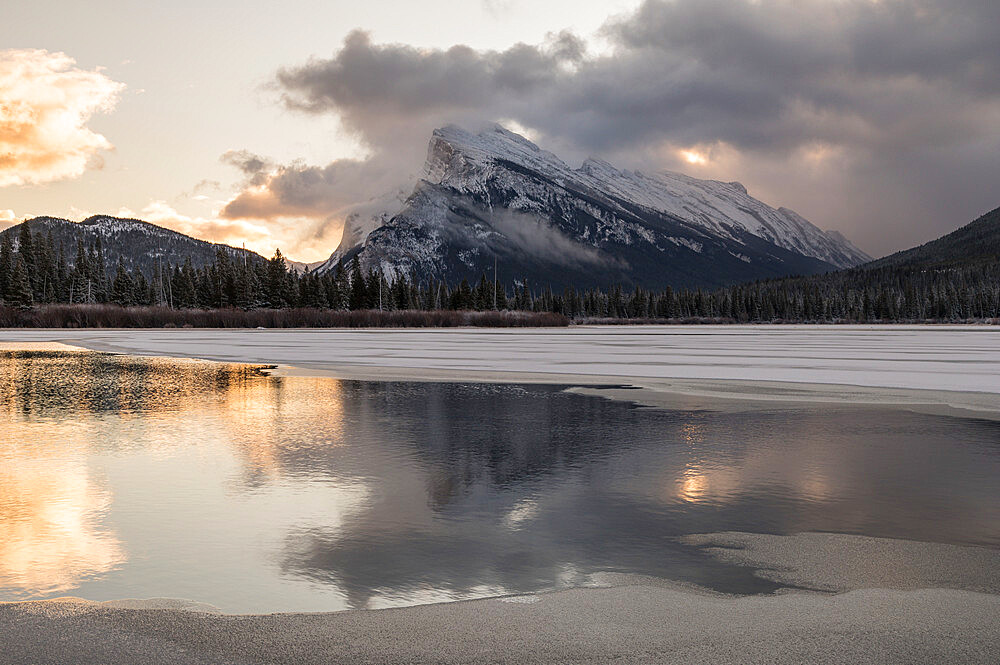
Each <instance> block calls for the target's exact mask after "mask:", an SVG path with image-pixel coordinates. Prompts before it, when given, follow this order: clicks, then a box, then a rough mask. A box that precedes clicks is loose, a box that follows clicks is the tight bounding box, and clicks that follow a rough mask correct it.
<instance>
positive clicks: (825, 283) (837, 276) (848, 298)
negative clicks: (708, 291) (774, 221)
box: [711, 208, 1000, 321]
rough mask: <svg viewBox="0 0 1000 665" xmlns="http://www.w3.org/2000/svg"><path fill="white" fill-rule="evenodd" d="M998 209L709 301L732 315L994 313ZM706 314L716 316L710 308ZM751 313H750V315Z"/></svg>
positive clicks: (998, 304) (932, 316) (871, 317)
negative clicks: (880, 250) (851, 262)
mask: <svg viewBox="0 0 1000 665" xmlns="http://www.w3.org/2000/svg"><path fill="white" fill-rule="evenodd" d="M998 285H1000V208H997V209H995V210H993V211H991V212H988V213H986V214H985V215H983V216H982V217H980V218H979V219H976V220H975V221H973V222H971V223H969V224H967V225H965V226H963V227H961V228H960V229H958V230H956V231H953V232H952V233H949V234H948V235H946V236H943V237H941V238H938V239H937V240H933V241H931V242H928V243H926V244H924V245H921V246H919V247H914V248H912V249H907V250H904V251H901V252H897V253H895V254H892V255H890V256H887V257H885V258H881V259H878V260H876V261H871V262H869V263H865V264H864V265H860V266H856V267H854V268H849V269H845V270H838V271H835V272H830V273H826V274H823V275H812V276H807V277H792V278H785V279H776V280H769V281H766V282H758V283H756V284H752V285H745V284H744V285H738V286H732V287H729V288H727V289H723V290H721V291H718V292H715V293H713V294H712V295H711V300H712V302H717V303H728V304H729V308H730V310H731V309H732V308H733V307H734V304H741V303H742V305H740V306H741V307H743V308H744V309H743V310H742V311H740V312H738V313H735V315H734V313H733V312H732V311H724V310H725V308H724V307H721V308H720V309H722V310H723V311H721V315H722V316H732V317H733V318H737V319H738V320H773V319H781V320H787V321H804V320H805V321H925V320H935V321H963V320H989V319H997V318H1000V289H998ZM711 315H720V313H719V312H714V313H713V314H711ZM755 317H756V318H755Z"/></svg>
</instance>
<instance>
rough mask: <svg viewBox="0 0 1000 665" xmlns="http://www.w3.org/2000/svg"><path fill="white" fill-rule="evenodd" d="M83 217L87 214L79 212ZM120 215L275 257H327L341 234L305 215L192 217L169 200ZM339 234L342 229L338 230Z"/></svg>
mask: <svg viewBox="0 0 1000 665" xmlns="http://www.w3.org/2000/svg"><path fill="white" fill-rule="evenodd" d="M77 214H78V215H80V216H87V215H86V214H85V213H82V212H80V211H77ZM116 214H117V215H118V216H119V217H132V218H137V219H142V220H145V221H147V222H150V223H152V224H156V225H157V226H162V227H164V228H168V229H172V230H174V231H178V232H180V233H183V234H185V235H189V236H192V237H195V238H200V239H202V240H208V241H209V242H219V243H224V244H226V245H232V246H233V247H241V246H243V245H244V244H245V245H246V248H247V249H249V250H252V251H254V252H257V253H258V254H261V255H262V256H271V255H272V254H274V250H275V249H276V248H280V249H281V253H282V254H284V255H285V256H288V257H290V258H293V259H296V260H300V261H307V262H309V261H319V260H325V259H326V258H328V257H329V256H330V252H331V251H332V249H331V248H333V247H336V246H337V243H338V242H339V241H340V239H339V237H331V236H330V235H329V234H326V233H325V232H324V231H325V229H326V228H327V227H325V226H323V225H320V226H319V227H318V228H317V222H316V221H315V220H312V219H308V218H304V217H301V218H299V217H282V218H275V219H271V220H260V219H257V220H251V219H224V218H220V217H197V216H196V217H191V216H188V215H185V214H183V213H181V212H178V211H177V210H175V209H174V208H173V207H172V206H170V205H169V204H168V203H166V202H165V201H152V202H150V203H149V205H147V206H146V207H144V208H143V209H142V210H140V211H139V212H138V213H136V212H134V211H132V210H130V209H128V208H121V209H120V210H118V212H117V213H116ZM335 233H339V229H337V230H336V231H335Z"/></svg>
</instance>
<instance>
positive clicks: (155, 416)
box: [0, 352, 1000, 609]
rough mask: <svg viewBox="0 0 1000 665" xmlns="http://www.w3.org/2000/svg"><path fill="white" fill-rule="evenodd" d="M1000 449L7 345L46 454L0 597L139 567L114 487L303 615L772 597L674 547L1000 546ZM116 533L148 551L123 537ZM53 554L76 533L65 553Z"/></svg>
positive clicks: (869, 415)
mask: <svg viewBox="0 0 1000 665" xmlns="http://www.w3.org/2000/svg"><path fill="white" fill-rule="evenodd" d="M5 359H6V362H5V361H4V360H5ZM997 434H998V429H997V426H996V425H995V424H988V423H981V422H977V421H967V420H959V419H950V420H949V419H943V418H934V417H931V416H917V415H914V414H907V413H902V412H896V411H889V410H874V409H873V410H870V411H866V410H864V409H855V408H843V409H839V410H837V409H831V408H828V407H822V409H804V410H799V411H795V410H792V411H777V410H776V411H773V412H769V411H754V412H749V413H711V412H704V411H701V412H693V411H683V410H680V411H665V410H658V409H650V408H636V407H634V406H632V405H629V404H627V403H623V402H618V401H611V400H604V399H601V398H593V397H587V396H582V395H575V394H568V393H565V392H561V391H559V390H557V389H555V388H553V387H547V386H531V387H525V386H491V385H461V384H433V383H380V382H360V381H338V380H333V379H305V378H294V379H293V378H288V379H282V378H276V377H265V376H262V375H260V374H258V373H255V372H253V371H252V370H248V369H247V368H243V367H239V366H230V365H220V364H212V363H200V362H194V361H190V362H188V361H180V362H178V361H173V360H157V359H137V358H127V357H117V356H107V355H101V354H64V355H58V354H55V355H51V354H50V355H49V356H45V355H44V354H41V355H35V356H31V355H30V354H27V355H24V354H22V355H21V356H18V357H13V358H12V357H10V356H4V355H3V354H2V352H0V439H2V440H3V441H40V442H44V443H46V444H47V447H48V450H49V451H50V452H48V453H46V454H43V453H41V452H40V450H41V448H37V449H36V448H31V447H25V446H23V445H22V446H9V445H8V446H0V482H2V485H0V530H2V531H0V537H3V542H2V543H0V556H2V562H0V566H2V568H0V570H2V571H4V572H3V573H2V574H3V575H4V581H3V582H0V586H4V585H5V584H6V585H8V586H9V585H11V584H15V582H10V580H12V579H16V580H20V581H19V582H16V584H21V585H23V586H27V587H31V586H33V587H35V588H37V589H43V588H44V589H57V588H67V587H65V586H64V585H67V584H68V585H71V586H72V585H73V584H74V583H75V582H73V579H76V580H78V581H79V579H81V578H82V577H86V576H88V575H97V574H99V573H100V572H101V571H106V570H109V569H111V568H113V567H114V566H116V565H118V563H120V562H121V561H122V560H123V557H124V554H123V553H122V550H123V546H122V545H121V544H120V543H118V541H117V540H116V539H115V537H114V535H112V534H110V533H108V532H107V530H106V528H105V527H102V526H101V525H102V523H105V524H106V523H107V521H108V517H107V514H106V513H107V511H108V509H109V505H110V502H111V492H112V491H115V492H118V493H119V496H120V497H129V496H130V495H129V494H127V492H128V491H131V492H133V493H134V494H132V495H131V497H135V498H142V497H147V492H152V493H153V495H154V496H161V497H163V498H165V499H167V500H168V501H167V502H165V503H169V504H170V505H167V506H166V507H164V508H163V509H162V510H159V506H157V507H156V508H154V510H159V512H156V515H157V519H164V520H166V521H168V522H169V521H170V520H172V519H176V518H177V516H178V515H182V516H183V517H182V519H185V520H190V524H185V527H184V529H183V531H182V532H179V531H176V530H175V531H174V532H169V537H170V538H171V539H172V540H178V539H179V542H164V541H163V540H162V539H164V538H166V537H168V536H165V535H164V534H163V533H162V532H161V531H160V530H159V528H158V527H157V526H156V525H155V523H152V526H150V524H151V523H150V522H149V520H148V519H147V518H146V515H145V513H143V514H141V515H140V516H139V519H142V520H143V522H144V524H143V527H144V533H147V534H150V535H147V536H145V537H147V538H151V539H153V540H151V541H149V542H147V541H137V547H139V548H142V547H146V548H149V547H153V546H155V545H157V544H160V545H164V546H165V547H166V548H167V549H169V548H175V549H176V550H177V551H178V552H179V553H181V554H184V555H185V556H190V559H186V560H189V561H191V562H192V563H191V565H195V566H201V565H205V566H209V565H211V563H210V562H207V561H206V562H202V561H201V560H200V559H199V558H198V554H197V552H200V550H197V549H192V548H198V547H201V546H202V545H203V544H204V546H205V547H206V549H212V548H214V551H215V552H216V555H219V553H220V552H223V551H227V550H226V547H229V546H233V547H243V546H244V545H245V551H244V550H242V549H240V550H237V551H236V556H235V557H234V556H231V555H232V554H233V550H232V549H230V550H229V551H228V554H229V555H230V556H227V557H222V556H219V559H220V560H222V561H224V564H223V567H222V568H220V569H219V570H223V571H225V570H228V569H229V568H238V571H237V573H238V574H237V575H234V576H233V577H232V578H230V580H232V579H245V577H241V576H246V577H249V576H256V577H257V578H259V586H260V587H268V588H270V589H272V593H273V594H274V597H275V598H280V599H281V601H280V602H283V603H286V604H284V605H283V607H285V608H287V609H295V607H294V604H295V602H296V601H295V600H294V599H295V598H304V597H307V596H306V595H305V594H316V593H319V592H320V591H318V590H321V591H322V592H324V593H328V594H330V595H334V596H336V597H337V601H336V602H337V603H344V604H346V605H347V606H349V607H379V606H383V605H390V604H396V605H398V604H405V603H415V602H430V601H433V600H451V599H457V598H468V597H475V596H477V595H485V594H491V593H499V592H503V593H526V592H533V591H537V590H539V589H543V588H551V587H552V586H557V585H571V584H579V583H580V582H581V581H585V580H587V579H590V578H591V577H592V576H593V575H594V574H595V573H596V572H599V571H611V572H633V573H634V572H637V573H643V574H650V575H659V576H663V577H671V578H674V579H682V580H687V581H691V582H696V583H701V584H708V585H714V586H716V587H717V588H722V589H728V590H758V591H759V590H766V589H770V588H773V586H772V585H770V583H767V582H763V581H761V580H759V579H756V578H753V577H752V575H751V574H750V573H749V572H748V571H746V570H742V569H731V568H729V567H727V566H725V565H723V564H721V563H718V562H716V561H713V560H708V559H706V558H705V557H704V555H703V554H702V553H700V552H698V551H695V550H692V549H691V548H688V547H685V546H683V545H680V544H679V543H677V542H676V537H677V536H678V535H682V534H687V533H702V532H712V531H724V530H749V531H769V532H778V533H780V532H789V531H799V530H826V531H860V532H866V533H869V534H870V535H881V536H896V537H909V538H913V539H917V540H919V539H936V540H944V541H948V540H955V541H958V542H963V539H965V540H966V541H967V540H968V539H972V540H975V539H976V538H978V539H980V540H983V541H985V542H987V543H992V544H996V543H998V542H1000V534H998V532H997V528H998V527H997V524H996V521H995V518H993V517H992V516H993V515H995V514H996V510H998V509H1000V505H998V501H1000V498H998V497H1000V491H997V490H1000V488H997V478H1000V469H998V462H1000V457H998V456H997V454H996V449H995V447H992V448H991V446H992V445H993V444H994V443H995V441H996V440H1000V437H998V436H997ZM942 441H948V442H950V443H951V444H952V445H949V446H943V445H941V442H942ZM984 441H985V442H986V445H984ZM93 453H98V454H103V453H110V454H112V455H116V456H117V457H116V464H117V473H118V475H117V476H116V475H115V474H114V473H110V472H109V473H107V474H106V475H107V476H108V477H109V478H110V479H111V482H113V483H115V485H113V486H109V487H107V488H104V487H102V486H101V485H100V484H98V483H96V482H95V481H94V480H93V477H94V476H93V474H92V473H89V472H88V469H87V467H86V465H85V464H84V462H83V461H82V460H84V459H85V458H86V456H87V455H90V454H93ZM124 453H128V454H129V455H131V454H133V453H135V454H137V457H136V458H135V459H134V460H129V459H128V455H125V454H124ZM5 454H6V455H7V457H6V458H5V457H4V455H5ZM56 455H58V457H56ZM7 458H9V459H10V463H7V462H5V460H6V459H7ZM138 460H141V461H142V464H143V466H142V467H141V473H140V467H137V466H135V465H137V464H138V463H139V461H138ZM191 460H207V461H208V462H209V464H207V465H206V466H205V467H204V468H197V469H196V468H193V467H192V466H191ZM150 461H152V464H150ZM130 465H132V466H130ZM212 465H219V466H212ZM220 469H221V471H220ZM4 474H7V475H9V476H10V478H9V479H8V478H7V475H4ZM88 474H89V475H88ZM124 478H128V479H130V480H132V486H131V487H130V486H129V484H128V481H124V482H123V479H124ZM137 478H138V479H137ZM136 479H137V480H136ZM146 485H149V486H150V487H149V489H148V490H147V488H146ZM178 488H180V489H178ZM987 490H989V491H987ZM157 493H158V494H157ZM175 501H176V504H174V503H173V502H175ZM129 505H131V504H129ZM119 506H120V504H116V508H118V507H119ZM199 509H200V511H199ZM189 512H190V513H192V514H190V515H189V514H188V513H189ZM117 516H118V517H119V518H120V517H121V514H120V513H119V514H118V515H117ZM115 524H116V525H117V526H118V528H120V529H121V530H122V532H123V533H124V534H126V535H130V536H131V533H132V532H131V531H129V528H128V526H127V520H122V519H116V521H115ZM134 525H135V522H133V523H132V526H134ZM220 525H223V526H221V528H220ZM154 532H155V533H154ZM187 534H191V535H187ZM258 534H260V535H258ZM265 534H266V535H265ZM46 538H49V539H50V542H56V540H58V539H60V538H61V539H62V541H60V542H62V543H63V544H62V545H59V544H58V543H57V544H56V546H55V547H53V548H52V549H53V552H56V553H58V555H56V554H51V555H49V554H48V551H47V550H45V549H44V548H43V546H42V545H43V544H44V543H45V539H46ZM156 538H160V539H161V541H156V540H155V539H156ZM185 538H187V540H185ZM52 539H56V540H52ZM234 544H235V545H234ZM129 545H130V547H129V549H130V550H131V551H134V552H138V551H139V550H133V548H132V547H131V543H129ZM32 549H33V551H34V554H32V553H31V550H32ZM24 552H28V553H29V557H28V558H31V557H34V558H35V560H37V561H39V562H40V563H39V565H38V566H33V565H31V566H29V565H28V564H26V563H25V561H27V559H25V558H24V556H22V555H23V553H24ZM188 552H195V554H190V555H188V554H187V553H188ZM45 556H51V557H52V558H51V559H45ZM59 557H62V558H59ZM134 559H135V560H134V561H133V562H132V564H133V566H140V567H141V565H145V564H144V563H143V562H140V561H138V560H139V559H141V556H140V555H139V554H136V556H135V557H134ZM234 559H236V560H234ZM158 565H166V566H174V568H173V569H171V570H176V566H177V565H178V564H177V562H176V557H175V558H174V559H171V558H170V557H168V556H165V557H164V558H163V561H162V562H161V563H159V564H158ZM88 566H89V567H88ZM241 566H242V567H241ZM131 569H132V568H131V567H130V568H129V569H128V570H131ZM9 571H13V572H9ZM46 571H47V572H46ZM88 571H89V572H88ZM157 572H160V573H162V572H163V570H162V569H159V570H158V571H157ZM35 573H37V576H36V577H35V578H30V577H28V576H29V575H31V574H35ZM198 574H201V575H203V578H202V579H205V580H206V586H207V587H211V585H213V584H215V585H216V587H217V589H216V592H218V589H221V588H223V586H224V585H225V584H226V582H225V581H218V582H216V581H214V580H211V579H208V578H209V577H211V574H212V569H211V568H208V567H206V568H205V569H204V570H201V569H199V571H198ZM123 575H124V573H123ZM74 576H75V577H74ZM115 577H116V576H108V578H109V579H115ZM213 588H215V587H213ZM254 588H255V589H257V588H258V587H254ZM289 589H298V591H294V590H292V591H290V590H289ZM39 593H41V592H39ZM223 593H225V592H223ZM295 593H299V594H303V595H300V596H293V595H292V594H295ZM283 594H289V595H287V596H286V595H283ZM341 594H342V595H341ZM309 597H312V596H309ZM287 598H292V600H286V599H287ZM206 600H209V601H211V600H212V598H206ZM261 602H263V601H261ZM337 607H342V605H337ZM263 609H266V608H263ZM325 609H332V608H331V607H325Z"/></svg>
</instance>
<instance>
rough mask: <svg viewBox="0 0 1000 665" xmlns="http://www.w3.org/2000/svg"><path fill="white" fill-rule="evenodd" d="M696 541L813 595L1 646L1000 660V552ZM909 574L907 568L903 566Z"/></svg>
mask: <svg viewBox="0 0 1000 665" xmlns="http://www.w3.org/2000/svg"><path fill="white" fill-rule="evenodd" d="M685 538H686V539H688V540H689V541H690V542H691V544H693V545H695V546H699V547H703V548H705V551H706V552H708V553H709V554H711V555H713V556H717V557H719V558H721V559H730V560H732V561H733V563H735V564H737V565H750V566H752V567H754V568H755V569H756V570H757V571H758V574H759V575H762V576H768V575H773V576H777V577H778V578H780V579H781V580H782V581H783V582H785V583H788V584H795V583H798V584H803V585H805V586H806V587H807V588H806V589H805V590H803V589H801V588H798V589H796V588H789V589H781V590H779V591H778V592H776V593H774V594H765V595H750V596H730V595H725V594H718V593H714V592H710V591H706V590H702V589H700V588H693V589H692V588H685V587H686V585H676V584H674V583H671V582H670V581H669V580H650V579H646V578H629V577H628V576H619V575H611V576H610V578H609V580H608V581H609V582H610V585H609V586H601V587H596V588H585V587H578V588H571V589H564V590H558V591H551V592H546V593H538V594H532V595H521V596H498V597H490V598H481V599H475V600H464V601H455V602H444V603H434V604H425V605H416V606H410V607H401V608H389V609H379V610H347V611H342V612H325V613H324V612H320V613H279V614H243V615H232V614H217V613H213V612H211V610H210V608H207V607H205V606H197V605H191V604H189V603H186V602H184V601H176V600H169V599H158V602H152V603H151V602H149V601H136V600H123V601H112V602H106V603H99V602H91V601H84V600H80V599H76V598H62V599H55V600H48V601H44V600H43V601H27V602H20V603H0V640H2V641H3V642H4V644H5V646H6V647H7V649H6V652H5V658H6V660H5V661H4V662H5V664H6V665H19V664H21V663H24V664H25V665H27V664H28V663H32V664H34V663H39V662H46V663H74V665H84V664H88V663H94V664H95V665H96V664H98V663H100V664H102V665H117V664H119V663H121V664H125V663H133V662H147V663H163V664H171V665H172V664H174V663H177V664H180V663H199V664H214V663H219V664H223V663H226V664H228V663H233V662H240V663H254V664H256V663H261V664H263V663H271V662H295V663H305V664H311V663H316V664H318V663H329V662H378V663H469V662H477V663H512V662H516V663H539V664H541V663H570V662H572V663H607V662H615V663H648V662H658V663H718V664H721V665H727V664H729V663H734V664H735V663H745V662H751V661H752V662H769V663H779V664H785V663H788V664H791V663H801V662H810V663H858V662H880V663H913V662H920V663H936V662H950V663H975V664H979V663H983V664H985V663H994V662H997V660H998V658H1000V639H998V638H1000V628H998V626H1000V595H998V591H1000V551H998V550H991V549H987V548H977V547H968V546H956V545H940V544H930V543H920V542H916V541H903V540H892V539H882V538H868V537H864V536H850V535H844V534H827V533H805V534H795V535H790V536H773V535H764V534H749V533H726V532H724V533H717V534H692V535H691V536H687V537H685ZM900 561H902V562H905V564H906V565H905V566H899V565H895V564H898V563H899V562H900ZM831 562H837V563H835V564H834V565H831ZM809 587H812V588H815V589H818V590H810V589H809ZM831 592H832V593H831Z"/></svg>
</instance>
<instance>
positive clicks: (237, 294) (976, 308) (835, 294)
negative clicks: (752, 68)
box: [0, 209, 1000, 322]
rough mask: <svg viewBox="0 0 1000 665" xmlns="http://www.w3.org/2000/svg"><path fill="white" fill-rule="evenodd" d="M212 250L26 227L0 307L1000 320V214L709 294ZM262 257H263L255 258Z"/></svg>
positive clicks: (9, 248)
mask: <svg viewBox="0 0 1000 665" xmlns="http://www.w3.org/2000/svg"><path fill="white" fill-rule="evenodd" d="M230 250H231V248H225V247H221V246H217V247H215V257H214V260H213V261H212V262H211V263H208V264H206V265H203V266H201V267H196V266H195V265H194V264H193V262H192V261H191V259H190V258H186V259H185V260H184V261H183V262H181V263H171V262H169V261H166V262H159V261H158V262H157V263H156V264H155V268H152V269H145V270H144V269H141V268H138V267H136V268H132V269H129V267H127V265H126V264H125V261H124V259H123V258H122V257H121V256H119V258H118V260H117V261H116V262H114V263H112V262H110V261H109V260H108V257H107V255H106V252H105V250H104V249H103V247H102V243H101V239H100V238H97V239H96V240H95V241H94V243H93V244H90V245H86V244H85V243H84V242H83V241H78V242H77V244H76V246H75V248H74V250H73V252H72V253H71V254H70V253H69V252H67V251H66V250H65V248H64V247H62V248H60V247H56V246H55V243H54V241H53V238H52V236H51V234H48V233H45V234H43V233H42V232H38V233H32V231H31V228H30V226H29V225H22V226H21V228H20V229H19V232H18V235H17V238H16V239H15V238H14V236H13V234H10V233H7V234H4V235H2V236H0V297H2V302H3V304H5V305H7V306H13V307H17V308H28V307H32V306H33V305H36V304H45V303H72V304H77V303H112V304H117V305H121V306H133V305H143V306H149V305H154V306H155V305H159V306H164V307H169V308H173V309H195V308H200V309H211V308H239V309H244V310H250V309H260V308H270V309H285V308H314V309H331V310H367V309H378V310H383V311H393V310H521V311H534V312H553V313H557V314H564V315H566V316H569V317H572V318H576V319H587V318H590V319H594V318H596V319H629V320H646V319H659V320H707V321H713V320H714V321H732V322H768V321H802V322H847V321H849V322H886V321H961V320H983V319H996V318H1000V209H997V210H994V211H992V212H990V213H988V214H987V215H984V216H983V217H981V218H979V219H977V220H976V221H975V222H972V223H971V224H969V225H967V226H965V227H962V228H961V229H958V230H957V231H955V232H954V233H951V234H949V235H947V236H944V237H942V238H940V239H938V240H935V241H933V242H931V243H927V244H926V245H922V246H921V247H917V248H914V249H912V250H908V251H905V252H899V253H897V254H894V255H892V256H889V257H886V258H884V259H880V260H878V261H873V262H871V263H868V264H865V265H863V266H859V267H857V268H852V269H848V270H841V271H836V272H830V273H827V274H824V275H814V276H808V277H793V278H785V279H777V280H768V281H759V282H754V283H750V284H742V285H737V286H732V287H727V288H722V289H717V290H713V291H704V290H689V289H682V290H675V289H672V288H670V287H667V288H666V289H664V290H662V291H656V292H654V291H648V290H644V289H642V288H636V289H633V290H629V291H626V290H623V289H622V288H620V287H616V288H612V289H610V290H607V291H603V290H596V289H590V290H578V289H573V288H565V289H563V290H561V291H558V292H556V291H553V290H552V289H551V288H550V287H549V286H548V285H545V284H531V283H528V282H527V281H525V280H523V279H512V278H511V277H510V276H499V277H498V278H496V279H493V278H492V277H493V276H492V275H490V276H487V275H486V274H482V275H481V277H480V279H479V280H478V282H477V283H475V284H470V283H469V281H468V280H465V279H463V280H462V281H461V282H459V283H458V284H447V283H445V282H443V281H437V280H435V279H433V278H431V279H428V280H426V281H423V282H419V283H417V282H414V281H411V280H410V279H408V278H407V276H405V275H401V276H399V277H398V278H396V279H392V280H390V279H387V278H386V277H385V276H383V275H380V274H379V273H377V272H375V271H374V270H371V269H369V270H368V271H367V272H364V271H362V269H361V266H360V264H359V261H358V260H357V257H356V256H355V258H354V259H353V260H352V261H351V263H350V264H349V265H344V264H342V263H338V264H337V265H336V266H335V267H334V268H333V269H332V270H329V271H327V272H323V273H318V272H307V273H304V274H300V273H299V272H298V271H294V270H289V269H288V266H287V264H286V262H285V259H284V258H283V257H282V256H281V253H280V252H277V253H276V254H275V256H274V257H273V258H271V259H269V260H263V259H261V258H260V257H256V259H253V258H251V257H250V256H248V255H243V256H242V257H240V256H234V255H233V254H232V252H231V251H230ZM254 256H256V255H254Z"/></svg>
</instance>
